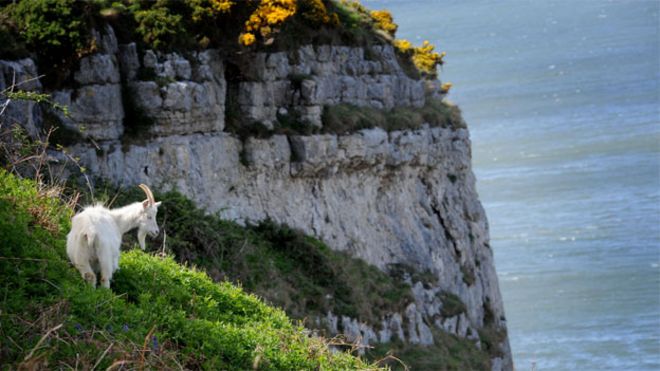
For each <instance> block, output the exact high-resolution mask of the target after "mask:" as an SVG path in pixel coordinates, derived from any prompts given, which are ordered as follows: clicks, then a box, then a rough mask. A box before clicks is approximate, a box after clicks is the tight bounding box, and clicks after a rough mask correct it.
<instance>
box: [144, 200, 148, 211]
mask: <svg viewBox="0 0 660 371" xmlns="http://www.w3.org/2000/svg"><path fill="white" fill-rule="evenodd" d="M148 207H149V200H144V201H142V208H144V209H146V208H148Z"/></svg>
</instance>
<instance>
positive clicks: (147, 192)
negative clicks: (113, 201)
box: [138, 184, 156, 205]
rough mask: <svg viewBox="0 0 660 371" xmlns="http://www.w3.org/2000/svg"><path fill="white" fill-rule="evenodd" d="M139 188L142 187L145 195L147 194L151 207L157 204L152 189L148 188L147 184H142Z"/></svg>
mask: <svg viewBox="0 0 660 371" xmlns="http://www.w3.org/2000/svg"><path fill="white" fill-rule="evenodd" d="M138 187H140V188H141V189H142V190H143V191H144V193H146V194H147V199H148V200H149V205H153V204H155V203H156V200H155V199H154V194H153V193H151V189H149V187H147V186H146V185H145V184H140V185H139V186H138Z"/></svg>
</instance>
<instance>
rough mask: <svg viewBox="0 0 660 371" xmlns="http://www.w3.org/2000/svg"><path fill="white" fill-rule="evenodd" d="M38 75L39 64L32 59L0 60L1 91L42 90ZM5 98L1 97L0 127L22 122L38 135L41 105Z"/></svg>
mask: <svg viewBox="0 0 660 371" xmlns="http://www.w3.org/2000/svg"><path fill="white" fill-rule="evenodd" d="M38 76H39V75H38V73H37V66H36V65H35V63H34V61H33V60H32V59H29V58H26V59H21V60H17V61H1V60H0V92H4V91H18V90H24V91H29V92H40V91H41V88H42V86H41V82H40V81H39V79H38ZM3 98H4V97H2V98H0V111H1V112H2V115H0V127H4V128H6V127H8V126H9V125H14V124H20V125H21V126H22V127H24V128H25V130H26V131H27V132H28V133H29V134H30V135H31V136H32V137H37V136H38V135H39V126H40V123H41V117H42V116H41V115H42V112H41V108H40V107H39V105H38V104H37V103H36V102H34V101H31V100H14V101H10V100H8V99H3Z"/></svg>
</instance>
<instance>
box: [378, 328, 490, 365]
mask: <svg viewBox="0 0 660 371" xmlns="http://www.w3.org/2000/svg"><path fill="white" fill-rule="evenodd" d="M433 338H434V339H435V342H436V343H435V344H434V345H430V346H423V345H412V344H406V343H403V342H401V341H399V340H395V341H393V342H391V343H385V344H378V345H377V346H376V347H374V348H372V349H370V350H369V351H368V352H367V353H366V358H367V359H369V360H380V359H383V358H385V357H387V356H388V355H391V356H392V357H389V359H387V361H386V362H383V364H384V365H387V366H389V367H390V368H391V369H392V370H394V371H398V370H410V371H425V370H457V371H458V370H490V369H491V364H490V363H491V362H490V358H489V356H488V354H487V353H486V352H483V351H481V350H480V349H478V348H477V347H476V345H475V344H474V343H473V342H472V341H470V340H468V339H461V338H458V337H456V336H454V335H449V334H447V333H444V332H441V331H433ZM397 359H398V360H397ZM402 362H403V364H405V365H406V366H407V367H408V368H407V369H406V368H404V366H403V365H402Z"/></svg>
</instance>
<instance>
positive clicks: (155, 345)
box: [151, 335, 158, 352]
mask: <svg viewBox="0 0 660 371" xmlns="http://www.w3.org/2000/svg"><path fill="white" fill-rule="evenodd" d="M151 350H153V351H154V352H157V351H158V338H157V337H156V335H154V336H152V337H151Z"/></svg>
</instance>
